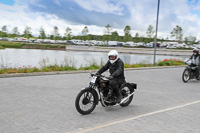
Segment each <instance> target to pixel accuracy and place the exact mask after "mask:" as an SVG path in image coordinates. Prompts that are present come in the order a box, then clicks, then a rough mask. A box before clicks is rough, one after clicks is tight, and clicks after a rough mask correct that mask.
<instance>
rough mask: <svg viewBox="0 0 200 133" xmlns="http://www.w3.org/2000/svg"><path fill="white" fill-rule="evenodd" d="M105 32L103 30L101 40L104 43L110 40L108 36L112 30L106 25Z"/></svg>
mask: <svg viewBox="0 0 200 133" xmlns="http://www.w3.org/2000/svg"><path fill="white" fill-rule="evenodd" d="M105 28H106V29H105V30H104V35H103V40H104V41H109V40H110V34H111V31H112V28H111V26H110V25H109V24H107V25H106V26H105Z"/></svg>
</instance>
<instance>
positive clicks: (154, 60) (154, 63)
mask: <svg viewBox="0 0 200 133" xmlns="http://www.w3.org/2000/svg"><path fill="white" fill-rule="evenodd" d="M159 7H160V0H158V7H157V20H156V35H155V43H154V59H153V65H154V66H155V65H156V46H157V31H158V16H159Z"/></svg>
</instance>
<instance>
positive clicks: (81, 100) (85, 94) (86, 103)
mask: <svg viewBox="0 0 200 133" xmlns="http://www.w3.org/2000/svg"><path fill="white" fill-rule="evenodd" d="M75 106H76V110H77V111H78V112H79V113H80V114H83V115H87V114H90V113H91V112H92V111H93V110H94V109H95V107H96V103H95V95H94V94H93V93H92V92H91V91H90V90H88V89H86V90H82V91H81V92H79V94H78V95H77V97H76V101H75Z"/></svg>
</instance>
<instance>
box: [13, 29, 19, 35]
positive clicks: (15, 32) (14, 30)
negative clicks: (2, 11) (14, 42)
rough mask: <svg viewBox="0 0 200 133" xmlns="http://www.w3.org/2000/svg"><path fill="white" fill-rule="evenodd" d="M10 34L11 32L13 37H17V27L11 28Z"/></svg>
mask: <svg viewBox="0 0 200 133" xmlns="http://www.w3.org/2000/svg"><path fill="white" fill-rule="evenodd" d="M12 34H13V37H18V36H19V31H18V28H17V27H14V28H13V30H12Z"/></svg>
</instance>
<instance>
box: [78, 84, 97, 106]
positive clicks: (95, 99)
mask: <svg viewBox="0 0 200 133" xmlns="http://www.w3.org/2000/svg"><path fill="white" fill-rule="evenodd" d="M87 90H88V91H91V93H92V94H93V95H94V102H95V103H96V104H98V103H99V96H98V94H97V92H96V90H94V89H93V88H91V87H84V88H82V89H81V91H87Z"/></svg>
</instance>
